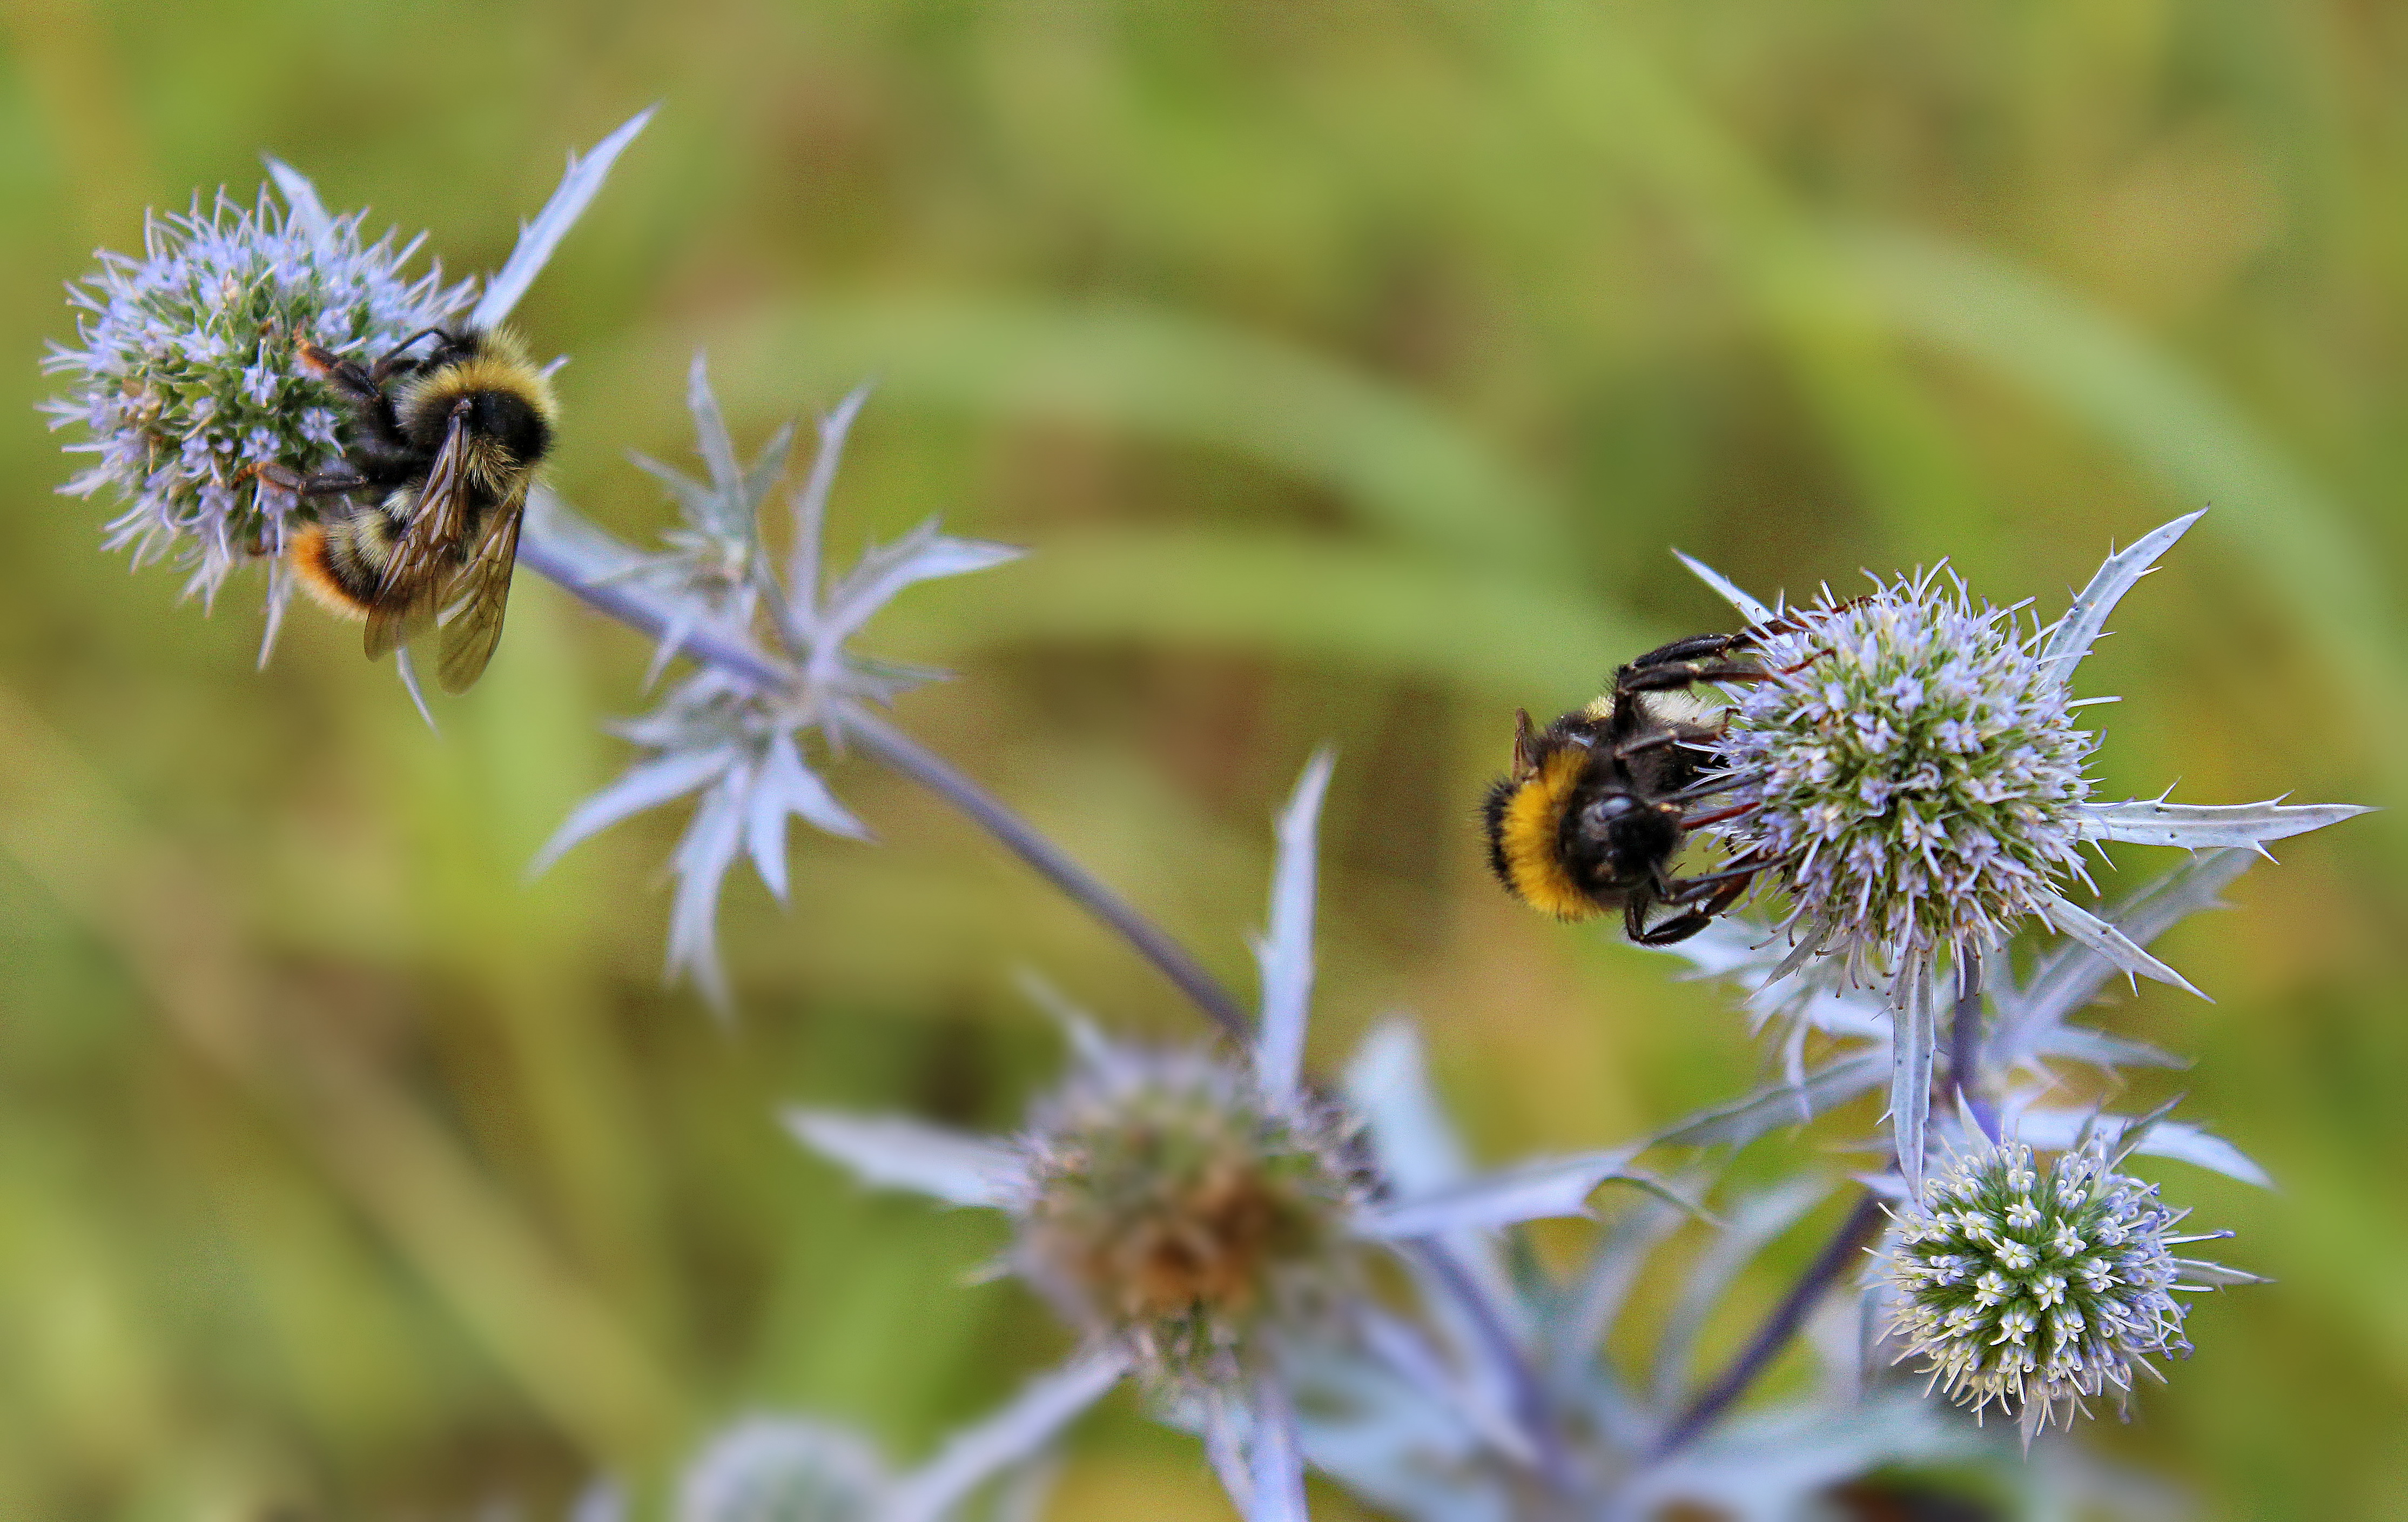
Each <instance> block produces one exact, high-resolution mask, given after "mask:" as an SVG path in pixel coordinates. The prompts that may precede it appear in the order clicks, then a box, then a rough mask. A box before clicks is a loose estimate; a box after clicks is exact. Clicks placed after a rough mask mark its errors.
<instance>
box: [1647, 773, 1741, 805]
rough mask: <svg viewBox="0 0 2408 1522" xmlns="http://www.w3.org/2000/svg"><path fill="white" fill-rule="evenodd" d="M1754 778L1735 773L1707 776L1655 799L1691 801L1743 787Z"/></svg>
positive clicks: (1676, 801)
mask: <svg viewBox="0 0 2408 1522" xmlns="http://www.w3.org/2000/svg"><path fill="white" fill-rule="evenodd" d="M1754 780H1755V779H1754V778H1751V777H1745V776H1740V775H1737V774H1734V775H1732V776H1728V777H1709V778H1707V779H1706V780H1705V781H1704V782H1702V783H1690V784H1689V785H1688V786H1686V787H1684V788H1683V789H1681V790H1680V791H1679V792H1677V793H1667V794H1665V795H1664V796H1663V797H1659V798H1657V799H1656V802H1658V803H1693V802H1695V801H1697V800H1698V799H1699V798H1710V797H1713V796H1714V795H1715V794H1717V793H1727V792H1729V791H1730V790H1731V789H1732V788H1734V787H1744V786H1746V785H1747V784H1748V783H1750V782H1753V781H1754Z"/></svg>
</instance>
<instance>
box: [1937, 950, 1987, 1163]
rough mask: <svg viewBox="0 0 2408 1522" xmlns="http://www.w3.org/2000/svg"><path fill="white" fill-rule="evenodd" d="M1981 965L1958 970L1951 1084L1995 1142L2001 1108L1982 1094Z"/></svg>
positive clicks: (1950, 1043) (1950, 1050)
mask: <svg viewBox="0 0 2408 1522" xmlns="http://www.w3.org/2000/svg"><path fill="white" fill-rule="evenodd" d="M1981 1061H1982V964H1981V963H1980V962H1979V961H1976V960H1970V959H1969V960H1968V961H1967V962H1966V964H1965V965H1964V967H1963V968H1962V969H1959V970H1958V972H1957V1012H1956V1018H1955V1019H1954V1020H1952V1021H1950V1022H1949V1027H1948V1084H1949V1086H1950V1087H1951V1088H1953V1089H1955V1090H1956V1091H1957V1098H1959V1099H1961V1100H1962V1101H1964V1105H1965V1109H1966V1112H1967V1113H1970V1114H1971V1116H1972V1117H1973V1124H1974V1125H1976V1126H1979V1127H1982V1134H1983V1135H1984V1136H1986V1137H1988V1138H1989V1139H1990V1141H1991V1142H1994V1143H1995V1142H1999V1141H2000V1133H1999V1107H1998V1106H1997V1105H1994V1104H1992V1103H1991V1102H1990V1101H1989V1100H1988V1099H1986V1098H1983V1097H1982V1073H1981Z"/></svg>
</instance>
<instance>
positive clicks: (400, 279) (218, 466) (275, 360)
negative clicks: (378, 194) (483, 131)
mask: <svg viewBox="0 0 2408 1522" xmlns="http://www.w3.org/2000/svg"><path fill="white" fill-rule="evenodd" d="M313 211H314V208H303V207H294V208H287V207H285V206H283V205H280V204H279V203H278V202H277V201H276V200H274V199H272V198H271V197H270V195H269V194H268V192H267V190H266V188H265V186H263V187H262V188H261V190H260V193H259V198H258V201H257V202H256V204H255V205H253V206H251V207H245V206H243V205H241V204H240V203H238V202H236V201H235V200H233V199H231V198H229V197H228V196H227V195H226V194H225V193H224V192H223V191H220V192H219V193H218V195H217V198H216V200H215V202H214V203H212V204H211V205H210V206H209V207H208V208H207V209H204V208H203V206H202V203H201V201H200V198H199V197H198V196H197V195H196V196H194V197H193V205H192V208H191V209H190V210H189V211H186V212H183V213H181V214H171V215H168V216H164V217H162V216H158V215H155V214H154V215H152V216H150V218H149V219H148V221H147V222H146V223H145V226H144V228H143V238H142V241H143V254H142V257H140V258H138V259H136V258H133V257H130V256H128V255H125V254H122V253H115V252H110V251H103V252H102V253H101V255H100V267H99V269H98V270H96V271H95V272H94V273H93V274H92V275H91V276H89V277H87V278H86V279H85V280H84V281H83V282H82V283H81V284H79V285H73V286H69V287H68V300H69V301H70V302H71V303H72V304H73V305H75V306H76V307H78V308H80V309H82V314H81V316H80V317H79V320H78V323H77V330H78V331H77V338H78V343H77V346H76V347H74V348H68V347H66V346H65V345H62V344H56V343H53V344H52V345H51V346H50V357H49V358H48V359H47V360H45V361H44V363H43V368H44V369H46V370H49V371H50V372H52V373H55V374H63V375H66V376H68V377H70V378H71V385H72V390H71V391H70V393H69V395H65V396H61V397H57V398H55V399H53V400H51V401H50V402H48V403H45V404H44V406H43V410H44V411H46V412H48V413H49V414H50V420H51V426H52V427H60V426H63V425H65V424H71V423H72V424H80V425H81V426H82V428H83V430H84V433H85V436H86V437H85V438H84V439H83V440H82V441H81V442H78V443H74V444H70V445H68V446H67V448H68V450H69V451H70V452H77V453H86V454H92V455H94V456H96V457H97V458H96V460H95V462H94V463H93V466H92V467H90V468H89V469H87V470H85V471H83V472H82V473H81V474H79V475H78V476H77V477H76V478H75V479H74V480H72V481H68V482H67V483H66V485H65V486H64V487H62V488H60V489H61V490H62V491H64V492H66V493H68V494H70V495H76V496H90V495H93V494H95V493H97V492H99V491H101V490H102V489H103V488H108V489H110V490H112V491H113V492H114V493H115V494H116V495H117V497H118V498H119V500H120V501H122V503H123V504H124V511H123V513H122V515H121V516H119V517H118V518H116V519H115V520H113V521H111V522H110V524H108V539H107V544H108V548H110V549H112V550H115V549H122V548H125V547H128V546H130V547H131V548H132V549H133V552H134V558H135V562H136V564H137V565H139V564H141V563H143V562H145V561H148V560H150V559H152V558H153V557H155V556H158V555H160V554H164V553H169V552H170V551H171V550H172V551H174V552H176V553H179V556H180V558H181V560H182V562H183V564H185V565H187V566H189V567H192V570H193V576H192V581H191V582H190V590H193V591H197V592H201V593H204V594H207V595H212V596H213V595H214V594H215V592H216V590H217V588H218V587H219V585H220V584H221V583H222V582H224V580H225V578H226V576H227V575H228V574H229V573H230V572H231V571H232V570H233V569H234V567H236V566H237V565H239V564H241V563H242V562H243V561H245V560H247V559H250V558H251V557H253V556H257V555H264V554H274V553H277V552H278V551H279V550H280V549H281V548H282V547H283V543H284V536H285V532H286V529H287V526H288V524H289V523H290V521H291V519H292V516H293V514H294V512H295V511H296V510H297V504H296V503H295V501H294V496H293V494H292V493H290V492H286V491H282V490H280V489H279V488H277V487H276V486H274V485H273V484H271V483H270V482H269V481H265V480H263V479H262V478H261V475H260V471H261V469H262V467H266V466H281V467H284V469H286V470H288V471H291V472H294V473H295V474H306V473H308V472H309V471H313V470H317V469H321V468H323V467H326V466H328V465H331V464H332V463H334V462H335V460H337V458H338V457H340V455H341V453H342V451H343V446H344V443H345V441H346V438H345V436H346V433H347V431H348V429H349V426H350V420H349V418H348V417H347V415H346V414H345V412H344V410H343V409H341V408H340V407H338V406H337V403H336V399H335V397H334V395H333V394H332V393H331V392H330V391H329V390H328V388H327V386H326V384H325V382H324V381H322V380H319V379H318V378H317V377H316V376H314V375H312V374H310V373H308V371H306V370H304V369H303V368H302V367H301V366H299V365H298V363H297V362H296V361H295V359H294V348H295V346H296V345H297V344H299V343H302V342H304V341H307V342H310V343H315V344H318V345H319V346H321V347H322V348H324V349H327V350H330V351H332V352H336V353H338V354H343V355H346V356H351V357H357V358H360V359H362V360H363V361H368V360H373V359H375V358H376V357H377V356H378V355H380V354H381V353H383V352H385V351H386V350H387V349H389V348H391V347H392V346H393V345H394V344H395V343H398V342H400V341H401V340H402V339H403V338H405V337H409V335H410V334H411V333H414V332H416V331H418V330H419V329H421V328H424V327H427V326H430V325H433V324H435V323H442V322H444V321H446V320H448V319H449V318H450V317H451V316H452V314H453V313H455V312H458V311H460V310H462V309H465V308H466V306H467V305H468V298H469V296H470V295H471V294H472V291H473V288H472V286H471V285H469V284H467V283H465V282H464V283H460V284H453V285H446V284H445V283H444V281H443V275H442V269H441V266H434V265H430V266H429V267H428V269H427V270H426V271H425V272H424V273H423V274H421V275H419V276H417V277H415V278H412V277H410V276H409V275H406V274H405V273H404V266H407V265H408V264H409V261H410V258H411V256H412V255H414V254H415V253H416V252H417V250H418V247H419V244H420V243H421V242H422V241H423V236H422V237H419V238H412V239H410V240H409V242H407V243H400V242H398V241H397V235H396V234H395V233H392V232H388V233H387V234H386V235H385V236H384V237H382V238H380V239H378V240H375V241H373V242H372V241H369V240H368V239H367V238H366V237H363V236H362V233H361V222H362V220H363V219H364V218H365V217H366V212H364V211H362V212H353V213H351V214H350V215H347V216H343V217H337V218H326V217H324V215H323V214H322V212H321V213H316V214H314V215H313V214H312V212H313Z"/></svg>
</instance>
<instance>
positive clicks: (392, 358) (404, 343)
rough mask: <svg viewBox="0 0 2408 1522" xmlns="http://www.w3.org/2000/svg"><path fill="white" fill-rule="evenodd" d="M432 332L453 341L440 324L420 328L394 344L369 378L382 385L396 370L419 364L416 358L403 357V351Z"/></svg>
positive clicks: (444, 339) (369, 374)
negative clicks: (407, 358)
mask: <svg viewBox="0 0 2408 1522" xmlns="http://www.w3.org/2000/svg"><path fill="white" fill-rule="evenodd" d="M430 333H432V334H434V335H435V336H436V337H438V338H440V339H442V340H443V341H444V342H445V343H450V342H451V341H452V335H451V334H449V333H447V332H445V331H444V330H443V328H442V327H440V326H439V325H438V326H435V327H423V328H420V329H419V330H418V331H417V332H415V333H413V334H411V335H410V336H409V337H407V338H404V339H402V340H401V341H400V342H399V343H397V344H394V346H393V347H392V348H390V349H388V350H386V351H385V352H384V354H383V356H382V357H381V358H380V359H379V360H378V361H377V362H376V366H375V367H374V368H372V369H370V370H369V371H368V377H369V379H370V380H374V381H375V382H376V383H377V384H378V385H380V386H381V385H383V384H384V383H385V382H386V381H387V380H392V379H393V376H394V371H396V370H400V369H405V368H408V367H409V366H413V365H415V364H417V363H418V362H417V361H416V360H406V359H404V358H402V357H401V353H402V351H403V350H405V349H408V348H409V346H410V345H411V344H414V343H416V342H417V341H418V340H419V339H421V338H423V337H426V336H427V335H428V334H430Z"/></svg>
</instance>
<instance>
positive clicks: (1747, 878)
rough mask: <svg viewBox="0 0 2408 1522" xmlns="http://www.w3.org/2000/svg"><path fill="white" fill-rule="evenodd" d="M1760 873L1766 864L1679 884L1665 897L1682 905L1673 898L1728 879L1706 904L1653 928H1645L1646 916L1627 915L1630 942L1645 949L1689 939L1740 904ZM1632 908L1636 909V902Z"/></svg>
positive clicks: (1689, 879)
mask: <svg viewBox="0 0 2408 1522" xmlns="http://www.w3.org/2000/svg"><path fill="white" fill-rule="evenodd" d="M1761 870H1763V864H1762V863H1760V862H1759V863H1757V864H1756V865H1754V866H1751V867H1748V868H1745V869H1741V870H1738V871H1736V872H1717V873H1715V874H1713V876H1712V877H1692V878H1684V879H1681V880H1679V881H1676V882H1675V883H1673V884H1672V886H1673V889H1674V894H1673V895H1667V896H1666V897H1667V898H1668V900H1669V901H1670V902H1674V903H1678V902H1680V898H1679V897H1675V896H1674V895H1678V894H1680V893H1684V892H1685V891H1687V890H1691V889H1694V888H1696V887H1697V886H1698V885H1699V884H1700V883H1712V882H1713V881H1714V880H1715V878H1727V880H1728V881H1727V882H1724V883H1722V884H1721V885H1720V886H1718V887H1716V888H1715V889H1714V891H1713V895H1712V896H1711V897H1708V898H1707V899H1706V901H1705V902H1704V903H1702V904H1699V905H1698V906H1697V907H1696V908H1694V909H1691V910H1689V911H1687V912H1684V913H1680V914H1675V915H1673V916H1672V917H1671V918H1670V919H1669V920H1666V921H1665V922H1664V923H1663V924H1661V925H1658V926H1655V927H1654V928H1653V929H1649V928H1646V927H1645V916H1644V915H1643V914H1639V913H1627V914H1626V915H1625V921H1624V923H1625V924H1626V925H1627V926H1628V927H1629V931H1630V939H1631V940H1635V941H1637V942H1638V943H1639V944H1640V945H1642V946H1670V945H1674V944H1677V943H1678V942H1680V941H1684V940H1688V939H1689V938H1690V937H1691V936H1693V935H1696V934H1697V933H1698V932H1699V931H1700V930H1702V929H1704V928H1705V927H1706V926H1709V925H1712V924H1713V922H1714V920H1715V919H1716V918H1717V917H1718V916H1720V915H1721V914H1722V912H1724V911H1725V910H1727V909H1729V908H1730V906H1731V905H1733V904H1735V903H1737V902H1739V897H1740V895H1741V894H1743V893H1745V892H1746V891H1747V885H1748V883H1750V882H1751V881H1753V880H1754V879H1755V877H1756V873H1757V872H1759V871H1761ZM1633 908H1634V909H1635V908H1636V905H1635V903H1634V905H1633Z"/></svg>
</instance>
